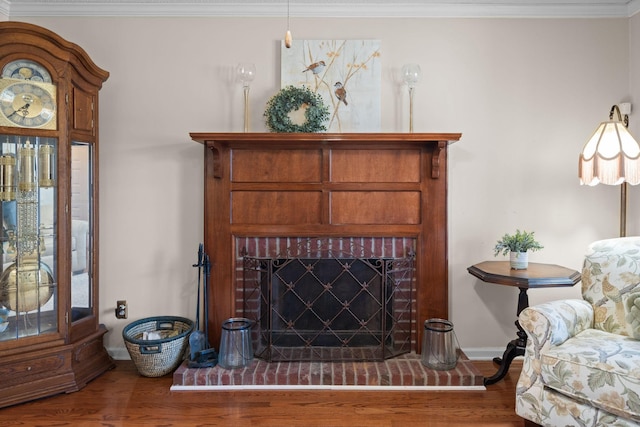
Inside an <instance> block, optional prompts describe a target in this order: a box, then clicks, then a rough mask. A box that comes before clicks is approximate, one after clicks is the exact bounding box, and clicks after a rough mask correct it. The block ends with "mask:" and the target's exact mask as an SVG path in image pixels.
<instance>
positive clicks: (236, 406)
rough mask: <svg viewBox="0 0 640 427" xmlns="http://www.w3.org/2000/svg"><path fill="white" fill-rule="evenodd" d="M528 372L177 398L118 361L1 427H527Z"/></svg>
mask: <svg viewBox="0 0 640 427" xmlns="http://www.w3.org/2000/svg"><path fill="white" fill-rule="evenodd" d="M474 364H476V366H477V367H478V369H479V370H480V371H481V372H482V373H483V374H484V375H486V376H489V375H492V374H493V373H495V371H496V367H495V366H494V365H493V364H492V363H491V362H490V361H486V362H474ZM521 365H522V364H521V362H520V361H519V360H516V361H515V362H514V363H513V364H512V366H511V370H510V373H509V374H508V375H507V376H506V377H505V379H504V380H503V381H500V382H498V383H497V384H494V385H491V386H487V390H486V391H432V392H420V391H392V392H384V391H372V392H360V391H282V392H280V391H276V392H274V391H237V392H172V391H170V390H169V387H170V386H171V382H172V379H171V375H168V376H165V377H162V378H145V377H141V376H139V375H138V373H137V371H136V370H135V367H134V366H133V364H132V362H129V361H118V362H117V366H116V368H115V369H114V370H112V371H109V372H107V373H105V374H104V375H102V376H101V377H99V378H97V379H96V380H94V381H92V382H91V383H89V384H88V385H87V386H86V387H85V388H84V389H82V390H81V391H79V392H76V393H71V394H66V395H58V396H53V397H49V398H46V399H41V400H38V401H35V402H29V403H24V404H21V405H16V406H13V407H9V408H5V409H0V425H2V426H114V427H118V426H181V427H182V426H187V427H188V426H269V427H285V426H286V427H289V426H305V427H306V426H318V427H343V426H344V427H359V426H363V427H365V426H366V427H378V426H380V427H395V426H397V427H411V426H432V427H438V426H469V425H473V426H496V427H498V426H500V427H503V426H504V427H506V426H517V427H522V426H524V422H523V420H522V419H521V418H519V417H518V416H517V415H516V414H515V411H514V401H515V400H514V399H515V398H514V390H515V384H516V381H517V379H518V375H519V373H520V369H521ZM1 386H2V382H1V380H0V387H1Z"/></svg>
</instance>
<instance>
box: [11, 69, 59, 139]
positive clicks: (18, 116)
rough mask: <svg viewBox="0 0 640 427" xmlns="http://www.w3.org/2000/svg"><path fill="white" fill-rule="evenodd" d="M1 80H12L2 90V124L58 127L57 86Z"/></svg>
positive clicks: (46, 127)
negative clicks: (56, 119) (56, 116)
mask: <svg viewBox="0 0 640 427" xmlns="http://www.w3.org/2000/svg"><path fill="white" fill-rule="evenodd" d="M3 80H4V81H3ZM0 82H3V83H5V84H6V83H7V82H10V83H9V84H8V85H7V86H5V87H4V89H2V92H0V113H1V117H0V119H2V120H1V121H0V125H3V126H12V127H25V128H41V129H55V128H56V121H55V120H54V118H55V115H56V100H55V86H53V85H48V84H36V83H30V82H26V81H17V82H16V81H15V80H7V79H2V80H0Z"/></svg>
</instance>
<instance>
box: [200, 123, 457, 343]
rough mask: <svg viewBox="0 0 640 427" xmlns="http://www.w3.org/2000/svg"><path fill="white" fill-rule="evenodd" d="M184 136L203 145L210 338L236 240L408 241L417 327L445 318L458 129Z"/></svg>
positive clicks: (221, 311) (231, 271)
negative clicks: (452, 153) (450, 165)
mask: <svg viewBox="0 0 640 427" xmlns="http://www.w3.org/2000/svg"><path fill="white" fill-rule="evenodd" d="M190 136H191V138H192V139H193V140H194V141H197V142H200V143H202V144H203V145H204V146H205V150H204V156H205V163H204V175H205V176H204V245H205V250H206V252H207V253H208V254H209V256H210V259H211V277H210V292H209V295H210V297H209V301H208V304H209V317H210V319H209V331H210V335H211V336H210V337H209V339H210V340H211V343H212V345H218V342H219V337H220V332H221V327H222V322H224V320H226V319H228V318H230V317H233V316H235V315H236V314H237V313H236V305H237V304H238V301H237V300H236V298H235V295H234V292H233V284H234V283H235V282H236V280H237V278H238V275H240V274H242V273H241V272H239V271H237V268H236V259H235V255H234V254H235V253H236V248H235V242H236V237H263V236H277V237H412V238H415V239H416V295H415V299H416V318H415V322H416V325H417V326H416V328H417V330H418V332H419V333H420V334H421V332H422V331H421V329H422V328H421V325H422V323H423V322H424V321H425V320H426V319H428V318H432V317H441V318H447V317H448V271H447V270H448V265H447V263H448V261H447V151H448V146H449V144H450V143H452V142H455V141H458V140H459V139H460V137H461V134H459V133H357V134H356V133H354V134H345V133H313V134H307V133H291V134H279V133H191V134H190ZM419 348H420V347H419V340H418V347H417V348H416V350H418V349H419Z"/></svg>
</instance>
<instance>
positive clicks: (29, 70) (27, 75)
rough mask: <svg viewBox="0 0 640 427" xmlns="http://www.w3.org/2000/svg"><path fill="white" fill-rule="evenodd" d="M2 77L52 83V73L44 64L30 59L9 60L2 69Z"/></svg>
mask: <svg viewBox="0 0 640 427" xmlns="http://www.w3.org/2000/svg"><path fill="white" fill-rule="evenodd" d="M2 78H5V79H16V80H28V81H31V82H39V83H52V81H51V74H49V72H48V71H47V70H46V69H45V68H44V67H43V66H42V65H40V64H38V63H37V62H34V61H30V60H28V59H18V60H17V61H12V62H9V63H8V64H7V65H5V66H4V68H3V69H2Z"/></svg>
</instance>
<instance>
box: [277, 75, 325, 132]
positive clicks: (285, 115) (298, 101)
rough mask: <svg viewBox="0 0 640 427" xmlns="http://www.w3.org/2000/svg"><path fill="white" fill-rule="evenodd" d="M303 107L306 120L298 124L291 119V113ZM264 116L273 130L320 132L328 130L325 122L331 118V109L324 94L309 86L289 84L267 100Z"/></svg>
mask: <svg viewBox="0 0 640 427" xmlns="http://www.w3.org/2000/svg"><path fill="white" fill-rule="evenodd" d="M302 107H304V108H306V110H305V113H304V116H305V122H304V123H303V124H301V125H298V124H295V123H293V122H292V121H291V119H290V118H289V113H291V112H292V111H296V110H298V109H299V108H302ZM264 117H265V119H266V124H267V127H268V128H269V129H270V130H271V132H320V131H324V130H327V127H326V125H325V124H324V122H325V121H327V119H328V118H329V109H328V108H327V107H326V106H325V105H324V103H323V101H322V96H320V94H318V93H314V92H312V91H311V90H310V89H309V88H308V87H305V86H302V87H296V86H287V87H285V88H283V89H282V90H280V92H278V93H277V94H276V95H274V96H273V97H272V98H271V99H270V100H269V102H267V109H266V110H265V112H264Z"/></svg>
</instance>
